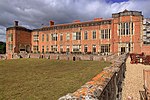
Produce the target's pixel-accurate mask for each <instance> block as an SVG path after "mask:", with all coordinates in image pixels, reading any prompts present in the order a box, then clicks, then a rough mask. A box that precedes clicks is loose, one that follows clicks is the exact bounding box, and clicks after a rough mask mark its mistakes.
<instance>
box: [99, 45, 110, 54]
mask: <svg viewBox="0 0 150 100" xmlns="http://www.w3.org/2000/svg"><path fill="white" fill-rule="evenodd" d="M105 52H110V44H102V45H101V53H105Z"/></svg>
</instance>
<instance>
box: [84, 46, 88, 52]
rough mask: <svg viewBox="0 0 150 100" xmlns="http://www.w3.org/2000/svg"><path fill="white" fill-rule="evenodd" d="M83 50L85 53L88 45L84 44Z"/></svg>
mask: <svg viewBox="0 0 150 100" xmlns="http://www.w3.org/2000/svg"><path fill="white" fill-rule="evenodd" d="M84 52H85V53H87V52H88V46H87V45H84Z"/></svg>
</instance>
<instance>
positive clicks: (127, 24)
mask: <svg viewBox="0 0 150 100" xmlns="http://www.w3.org/2000/svg"><path fill="white" fill-rule="evenodd" d="M129 25H130V24H129V23H126V35H129V32H130V29H129V28H130V27H129Z"/></svg>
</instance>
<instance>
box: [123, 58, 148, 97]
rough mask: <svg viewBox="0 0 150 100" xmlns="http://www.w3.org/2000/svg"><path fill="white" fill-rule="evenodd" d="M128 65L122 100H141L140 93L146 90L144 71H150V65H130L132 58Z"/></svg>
mask: <svg viewBox="0 0 150 100" xmlns="http://www.w3.org/2000/svg"><path fill="white" fill-rule="evenodd" d="M126 65H127V68H126V73H125V80H124V82H123V91H122V99H123V100H128V99H127V98H128V97H129V96H130V97H132V100H140V94H139V91H141V90H144V89H143V85H144V80H143V69H149V70H150V65H142V64H130V58H128V59H127V62H126Z"/></svg>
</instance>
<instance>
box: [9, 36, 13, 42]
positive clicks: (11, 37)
mask: <svg viewBox="0 0 150 100" xmlns="http://www.w3.org/2000/svg"><path fill="white" fill-rule="evenodd" d="M8 41H9V42H11V41H13V34H8Z"/></svg>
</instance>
